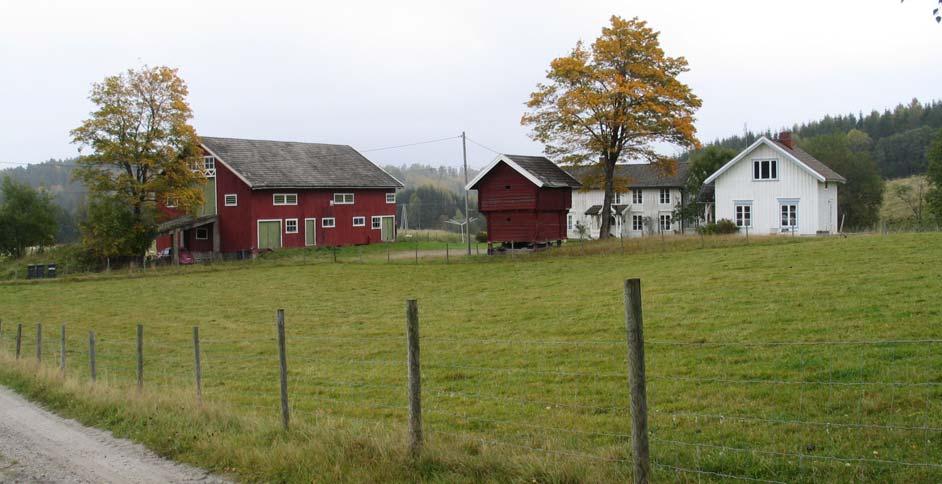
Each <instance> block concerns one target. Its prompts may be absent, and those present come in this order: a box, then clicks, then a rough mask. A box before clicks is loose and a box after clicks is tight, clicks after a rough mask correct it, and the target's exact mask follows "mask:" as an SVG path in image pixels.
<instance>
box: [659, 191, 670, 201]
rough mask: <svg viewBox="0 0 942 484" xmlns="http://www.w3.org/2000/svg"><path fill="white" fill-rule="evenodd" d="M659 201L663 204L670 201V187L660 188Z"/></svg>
mask: <svg viewBox="0 0 942 484" xmlns="http://www.w3.org/2000/svg"><path fill="white" fill-rule="evenodd" d="M660 201H661V203H663V204H667V203H671V189H670V188H662V189H661V197H660Z"/></svg>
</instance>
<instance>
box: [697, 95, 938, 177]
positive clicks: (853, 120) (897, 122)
mask: <svg viewBox="0 0 942 484" xmlns="http://www.w3.org/2000/svg"><path fill="white" fill-rule="evenodd" d="M785 129H791V131H792V133H794V134H795V135H796V136H797V138H799V139H801V138H812V137H815V136H821V135H828V134H834V133H843V134H846V133H848V132H849V131H850V130H853V129H856V130H859V131H863V132H864V133H866V134H867V135H868V136H869V137H870V139H871V140H872V145H871V146H870V150H871V154H872V155H873V159H874V160H875V161H876V163H877V168H878V169H879V170H880V174H881V175H882V176H883V178H902V177H908V176H912V175H917V174H922V173H925V172H926V166H927V161H926V151H927V149H928V147H929V143H930V142H931V141H932V139H933V138H934V137H935V136H937V135H938V133H939V131H940V129H942V101H931V102H928V103H922V102H920V101H919V100H917V99H913V100H912V101H911V102H910V103H909V104H908V105H904V104H900V105H898V106H896V107H895V108H893V109H886V110H884V111H883V112H879V111H877V110H873V111H871V112H870V113H869V114H864V113H863V112H860V113H857V114H852V113H851V114H845V115H837V116H830V115H829V116H825V117H824V118H822V119H820V120H818V121H812V122H809V123H803V124H795V125H793V126H792V127H791V128H785ZM772 134H774V133H769V132H765V133H761V132H760V133H755V132H746V133H745V134H743V135H734V136H730V137H727V138H722V139H719V140H716V141H713V142H711V143H708V144H709V145H719V146H726V147H729V148H733V149H734V150H736V151H739V150H742V149H743V148H746V147H747V146H749V145H750V144H752V143H753V142H754V141H755V140H756V139H757V138H758V137H759V136H762V135H767V136H768V135H772Z"/></svg>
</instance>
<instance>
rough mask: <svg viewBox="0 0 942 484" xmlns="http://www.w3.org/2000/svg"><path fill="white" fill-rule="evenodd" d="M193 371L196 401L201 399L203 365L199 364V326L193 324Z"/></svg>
mask: <svg viewBox="0 0 942 484" xmlns="http://www.w3.org/2000/svg"><path fill="white" fill-rule="evenodd" d="M193 363H194V366H193V373H194V376H195V377H196V401H197V402H202V401H203V366H202V365H201V364H200V327H199V326H193Z"/></svg>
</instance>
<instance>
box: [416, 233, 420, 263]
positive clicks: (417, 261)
mask: <svg viewBox="0 0 942 484" xmlns="http://www.w3.org/2000/svg"><path fill="white" fill-rule="evenodd" d="M415 263H416V264H418V263H419V239H418V238H416V239H415Z"/></svg>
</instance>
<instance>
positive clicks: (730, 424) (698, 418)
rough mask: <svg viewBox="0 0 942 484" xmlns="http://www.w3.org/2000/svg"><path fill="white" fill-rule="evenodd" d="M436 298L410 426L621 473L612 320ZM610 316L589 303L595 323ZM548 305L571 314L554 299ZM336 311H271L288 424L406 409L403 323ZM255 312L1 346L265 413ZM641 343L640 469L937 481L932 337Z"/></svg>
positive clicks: (760, 478)
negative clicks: (521, 329)
mask: <svg viewBox="0 0 942 484" xmlns="http://www.w3.org/2000/svg"><path fill="white" fill-rule="evenodd" d="M431 299H432V302H433V303H435V304H438V303H440V302H441V301H442V300H440V299H436V298H431ZM391 309H394V308H391ZM499 309H500V308H498V310H499ZM444 310H446V309H445V308H443V307H438V306H435V307H429V314H428V315H427V316H423V321H428V322H427V323H425V324H424V325H423V330H424V331H423V333H422V336H416V337H415V342H416V343H417V346H420V347H421V358H419V357H418V356H419V353H418V352H417V351H416V353H415V356H416V358H417V361H418V363H419V366H420V368H421V377H420V379H419V381H420V382H421V392H420V394H419V398H420V403H421V414H420V425H422V427H423V430H424V436H423V437H422V439H423V440H424V441H427V442H429V443H434V444H435V445H440V446H445V447H451V448H458V449H464V451H465V452H468V453H470V454H476V453H485V452H489V453H496V454H498V455H501V456H506V457H507V459H508V460H515V459H521V460H524V459H537V460H541V461H546V462H557V461H565V462H574V463H577V464H581V465H584V466H586V467H589V468H591V469H592V471H591V472H593V473H594V474H592V476H593V477H594V478H597V479H602V480H610V479H624V480H627V479H629V478H635V479H636V480H637V479H638V474H637V471H636V468H637V467H636V466H637V464H638V459H639V454H638V453H637V452H636V451H635V450H634V444H633V442H634V440H633V438H634V437H636V435H633V432H634V430H635V429H636V428H639V427H638V426H637V424H636V423H637V422H638V419H639V418H640V416H639V415H638V412H637V409H636V407H635V406H634V405H633V399H634V398H637V394H636V393H634V392H633V391H630V390H629V388H632V389H634V388H635V385H636V384H637V383H638V382H637V381H634V382H632V381H630V379H629V372H627V371H626V368H629V367H630V363H631V361H632V359H631V358H632V356H631V352H630V351H628V349H627V346H626V340H625V339H624V337H623V335H624V330H623V329H622V330H620V331H619V330H618V329H617V328H618V326H619V325H618V324H614V322H612V324H611V325H610V326H612V327H613V330H612V331H610V332H608V333H606V334H600V333H593V334H574V335H573V336H572V337H567V338H562V337H560V338H531V337H518V336H520V335H517V334H513V333H512V332H510V333H507V332H505V333H503V334H502V333H501V332H499V331H493V332H492V333H491V336H490V337H472V336H467V337H465V336H458V334H459V333H457V332H456V331H454V330H453V328H443V327H440V326H437V325H436V323H435V319H436V315H437V314H438V312H439V311H444ZM639 314H640V313H639ZM610 315H611V312H610V311H608V310H607V309H599V320H603V319H605V318H608V319H609V320H611V316H610ZM394 319H398V318H394ZM550 319H553V318H550ZM555 320H556V322H557V323H559V324H560V325H563V324H567V325H573V324H574V321H572V320H570V319H568V317H567V316H566V315H565V314H559V315H556V317H555ZM400 322H401V320H400ZM610 322H611V321H610ZM260 323H264V322H260ZM530 324H540V322H539V321H534V322H531V323H530ZM543 324H546V322H545V321H544V322H543ZM350 326H352V327H353V328H351V327H344V328H343V331H340V328H339V327H338V326H334V325H330V324H319V325H315V326H311V325H308V324H302V323H301V322H298V324H293V322H292V319H291V315H290V314H288V315H287V317H286V323H285V333H286V334H285V342H286V351H285V359H286V362H287V365H286V368H285V371H284V375H285V382H286V387H285V388H286V392H285V395H286V396H287V398H286V401H287V408H288V412H289V413H290V418H291V421H292V422H295V421H310V422H315V423H316V422H317V421H318V419H322V418H337V419H341V420H342V421H347V420H349V421H356V422H361V423H365V424H367V425H376V426H380V427H383V428H392V429H405V428H407V427H409V425H410V424H409V422H410V420H411V418H413V417H414V416H415V412H416V408H415V401H413V398H414V396H413V395H412V393H411V392H410V391H409V388H410V384H409V381H410V380H409V369H410V367H409V364H408V363H407V355H409V354H410V350H409V348H410V345H409V338H408V337H407V334H406V332H405V331H404V329H405V326H404V325H401V324H399V325H398V326H399V327H400V328H402V329H403V330H401V331H400V330H396V329H393V328H394V327H393V326H388V325H381V326H377V327H371V326H369V325H363V324H359V323H350ZM576 326H579V325H576ZM583 326H584V325H583ZM272 327H273V326H272V325H269V324H267V323H265V324H260V325H259V326H258V327H256V328H254V329H253V330H252V331H249V332H235V331H229V330H227V329H226V327H225V325H224V324H215V325H209V326H204V327H203V328H201V329H200V334H199V336H198V337H194V336H193V333H192V332H191V331H190V330H189V329H188V330H186V331H183V330H181V328H179V327H171V326H167V325H161V324H159V323H157V322H151V323H148V324H145V325H144V326H143V333H142V335H143V338H142V339H141V340H140V342H139V340H138V339H137V337H136V325H135V324H128V325H127V326H124V327H114V326H107V327H101V328H97V329H96V328H94V325H81V324H68V325H62V326H60V325H53V324H49V323H46V324H43V325H41V326H40V325H36V324H19V323H17V324H11V323H9V322H8V321H3V322H0V348H2V350H3V351H4V352H6V353H8V354H10V355H13V357H17V355H18V358H19V359H21V360H32V359H35V360H38V361H39V362H41V363H42V364H43V365H46V366H49V367H53V368H57V367H63V368H64V370H63V371H64V372H65V373H66V374H67V375H68V376H69V377H71V378H77V379H85V380H89V381H90V380H92V379H93V378H94V383H92V382H89V384H95V385H111V386H115V387H118V388H127V390H128V392H134V391H136V390H135V388H136V387H137V385H138V381H142V382H143V391H145V392H159V391H161V390H162V389H174V390H177V391H179V390H180V389H185V388H190V389H192V392H193V393H192V394H193V398H200V399H201V400H202V401H203V402H213V403H219V404H221V405H226V406H228V407H230V408H232V409H233V411H235V412H238V413H241V414H246V415H251V416H255V417H257V418H271V419H280V418H282V410H281V405H282V396H281V395H282V385H281V384H280V381H279V373H280V372H281V369H280V363H279V361H280V356H279V351H278V339H277V332H275V331H271V329H272ZM639 327H640V321H639ZM90 331H94V337H92V335H91V334H90ZM619 333H620V334H619ZM91 341H94V352H92V344H91ZM197 341H198V345H199V351H198V352H196V351H194V350H195V348H194V346H195V344H196V342H197ZM139 343H140V347H141V348H142V351H141V352H140V353H138V350H137V348H138V345H139ZM642 347H643V348H644V351H645V356H644V358H643V360H641V361H643V362H644V363H645V365H646V371H645V373H643V375H644V378H643V380H642V383H643V384H644V385H645V387H646V397H645V402H646V407H647V413H646V415H645V416H644V418H645V422H646V424H647V432H646V434H645V435H646V437H647V439H648V440H649V449H646V451H645V453H649V455H650V457H649V458H648V459H647V460H648V465H649V466H650V472H651V480H655V481H663V480H676V481H683V482H688V481H689V482H693V481H697V482H704V481H706V482H719V481H729V480H742V481H755V482H814V481H847V480H853V481H875V482H887V481H896V482H938V481H939V480H940V479H942V359H940V358H939V354H940V349H942V340H940V339H935V338H899V339H887V340H879V339H874V340H866V339H859V338H853V337H848V338H847V339H844V340H840V339H838V340H834V339H829V340H812V339H808V340H780V339H779V340H772V339H770V340H769V341H761V340H759V341H756V340H751V341H721V340H717V341H714V340H711V341H683V340H667V339H657V338H652V339H650V340H648V341H643V346H642ZM139 355H140V356H139ZM196 355H199V365H200V371H199V372H197V371H196V366H197V362H196V358H195V356H196ZM63 358H64V365H63ZM139 358H140V359H141V361H142V362H143V365H142V366H139V365H138V361H139ZM92 368H94V374H93V370H92ZM93 375H94V376H93ZM197 380H198V381H199V384H197ZM197 388H199V393H197ZM633 409H634V410H633ZM599 476H601V477H599Z"/></svg>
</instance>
